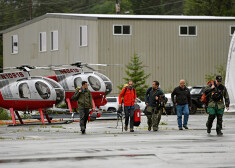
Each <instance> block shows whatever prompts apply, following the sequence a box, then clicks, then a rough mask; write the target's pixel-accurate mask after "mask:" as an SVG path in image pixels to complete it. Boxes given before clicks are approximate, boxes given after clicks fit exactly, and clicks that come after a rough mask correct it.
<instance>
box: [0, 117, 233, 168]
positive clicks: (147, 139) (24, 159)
mask: <svg viewBox="0 0 235 168" xmlns="http://www.w3.org/2000/svg"><path fill="white" fill-rule="evenodd" d="M206 120H207V115H205V114H200V115H191V116H190V118H189V124H188V126H189V130H183V131H180V130H178V128H177V121H176V116H175V115H173V116H168V117H167V116H162V120H161V122H162V123H161V125H160V130H159V131H158V132H152V131H151V132H149V131H148V130H147V124H146V118H145V117H142V123H141V125H140V126H139V127H138V128H135V132H134V133H130V132H129V131H128V132H122V130H121V123H120V122H119V126H118V128H116V123H117V122H116V120H96V121H94V122H90V123H88V125H87V134H86V135H81V133H80V128H79V123H78V122H75V123H72V124H63V125H44V126H40V125H34V126H32V125H27V126H16V127H8V126H6V125H2V126H0V167H1V168H11V167H14V168H27V167H33V168H37V167H38V168H39V167H40V168H41V167H56V168H64V167H66V168H73V167H79V168H82V167H86V168H87V167H95V168H106V167H111V168H121V167H122V168H124V167H135V168H136V167H140V168H142V167H144V168H148V167H154V168H158V167H164V168H179V167H180V168H184V167H185V168H186V167H187V168H189V167H190V168H194V167H195V168H199V167H200V168H203V167H208V168H234V167H235V142H234V141H235V129H234V128H235V115H231V114H225V115H224V122H223V133H224V135H223V136H221V137H219V136H217V135H216V131H215V123H214V125H213V129H212V133H211V134H210V135H208V134H207V133H206V127H205V123H206ZM215 122H216V119H215Z"/></svg>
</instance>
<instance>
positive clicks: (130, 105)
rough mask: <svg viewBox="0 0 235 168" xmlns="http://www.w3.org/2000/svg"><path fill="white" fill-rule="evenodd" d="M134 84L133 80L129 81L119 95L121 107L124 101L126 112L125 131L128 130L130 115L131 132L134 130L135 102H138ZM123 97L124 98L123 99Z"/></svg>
mask: <svg viewBox="0 0 235 168" xmlns="http://www.w3.org/2000/svg"><path fill="white" fill-rule="evenodd" d="M132 86H133V81H129V82H128V86H126V87H124V88H123V89H122V91H121V93H120V95H119V107H121V106H122V102H123V103H124V112H125V127H124V129H125V131H127V128H128V123H129V117H130V132H134V129H133V128H134V104H135V103H136V91H135V88H133V87H132ZM122 97H123V100H122Z"/></svg>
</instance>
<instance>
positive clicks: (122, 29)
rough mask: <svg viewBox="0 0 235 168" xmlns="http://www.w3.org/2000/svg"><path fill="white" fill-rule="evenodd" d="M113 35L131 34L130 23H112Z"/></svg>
mask: <svg viewBox="0 0 235 168" xmlns="http://www.w3.org/2000/svg"><path fill="white" fill-rule="evenodd" d="M113 34H114V35H131V26H130V25H113Z"/></svg>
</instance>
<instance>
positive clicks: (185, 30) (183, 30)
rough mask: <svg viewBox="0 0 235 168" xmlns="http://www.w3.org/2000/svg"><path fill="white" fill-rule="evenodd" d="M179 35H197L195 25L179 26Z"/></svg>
mask: <svg viewBox="0 0 235 168" xmlns="http://www.w3.org/2000/svg"><path fill="white" fill-rule="evenodd" d="M179 35H180V36H197V27H196V26H180V27H179Z"/></svg>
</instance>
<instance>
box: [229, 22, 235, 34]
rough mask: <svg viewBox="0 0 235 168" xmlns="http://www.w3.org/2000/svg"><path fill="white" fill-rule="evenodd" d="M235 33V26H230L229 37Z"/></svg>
mask: <svg viewBox="0 0 235 168" xmlns="http://www.w3.org/2000/svg"><path fill="white" fill-rule="evenodd" d="M234 31H235V25H234V26H230V35H231V36H232V35H233V33H234Z"/></svg>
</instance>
